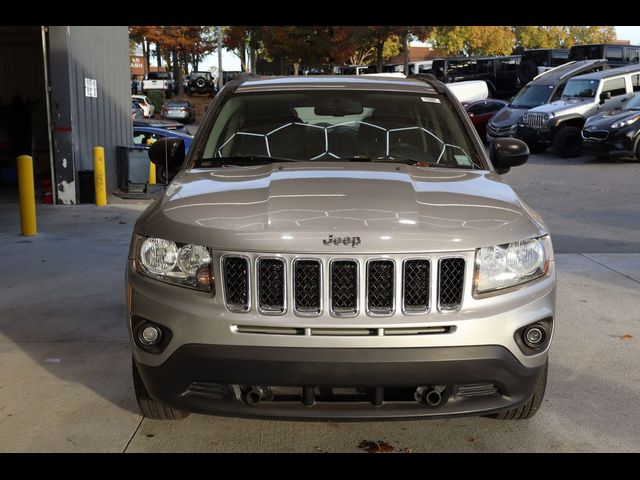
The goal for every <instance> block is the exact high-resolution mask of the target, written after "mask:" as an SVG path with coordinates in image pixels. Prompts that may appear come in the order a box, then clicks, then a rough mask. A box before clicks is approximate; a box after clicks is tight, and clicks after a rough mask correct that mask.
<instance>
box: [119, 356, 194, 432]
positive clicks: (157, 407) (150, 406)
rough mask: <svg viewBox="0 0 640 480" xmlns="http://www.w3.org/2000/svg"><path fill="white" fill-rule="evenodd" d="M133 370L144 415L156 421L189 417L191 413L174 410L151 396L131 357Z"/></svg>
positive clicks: (134, 385) (136, 389) (134, 381)
mask: <svg viewBox="0 0 640 480" xmlns="http://www.w3.org/2000/svg"><path fill="white" fill-rule="evenodd" d="M131 364H132V369H133V388H134V390H135V392H136V400H137V401H138V405H139V406H140V410H141V411H142V414H143V415H144V416H145V417H147V418H152V419H154V420H182V419H183V418H186V417H188V416H189V412H185V411H183V410H178V409H176V408H172V407H170V406H168V405H166V404H164V403H162V402H158V401H156V400H154V399H153V398H151V397H150V396H149V393H148V392H147V389H146V388H145V386H144V383H142V378H140V374H139V373H138V369H137V368H136V363H135V361H134V360H133V357H131Z"/></svg>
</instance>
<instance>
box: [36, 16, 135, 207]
mask: <svg viewBox="0 0 640 480" xmlns="http://www.w3.org/2000/svg"><path fill="white" fill-rule="evenodd" d="M49 39H50V48H51V58H50V60H51V65H50V69H51V71H52V78H51V87H52V101H53V102H54V103H53V105H52V110H53V111H54V119H53V121H54V136H55V132H56V127H55V123H56V115H55V113H56V108H58V109H59V110H66V109H65V108H64V107H63V106H61V105H58V106H57V107H56V105H55V98H54V97H56V95H55V92H56V90H59V89H61V88H63V84H64V82H65V78H64V77H65V76H66V77H67V78H66V83H67V87H66V88H67V89H68V92H69V95H68V97H67V96H66V95H59V96H58V97H59V98H60V99H64V97H67V98H68V102H69V104H68V107H69V114H70V134H71V138H70V140H71V151H72V156H73V165H74V167H75V168H74V170H75V173H74V179H75V180H76V182H75V184H76V191H78V189H79V188H80V186H79V184H78V182H77V179H78V172H79V171H81V170H93V147H94V146H97V145H99V146H102V147H104V149H105V161H106V167H107V192H108V193H110V192H111V191H112V190H113V189H114V188H115V186H116V184H117V181H116V146H117V145H129V144H131V135H132V123H131V77H130V72H129V32H128V28H127V27H126V26H60V27H54V26H51V27H49ZM61 54H62V56H64V57H65V58H64V59H62V58H59V57H60V55H61ZM55 61H58V62H59V64H58V65H57V66H56V65H54V62H55ZM54 71H57V74H54ZM85 79H92V80H95V81H96V83H97V98H93V97H88V96H86V95H85ZM64 100H66V99H64ZM60 133H62V132H60ZM55 163H56V164H59V163H60V162H58V159H56V162H55ZM62 166H63V165H61V164H60V167H62ZM65 203H76V200H75V199H74V200H73V201H67V202H65Z"/></svg>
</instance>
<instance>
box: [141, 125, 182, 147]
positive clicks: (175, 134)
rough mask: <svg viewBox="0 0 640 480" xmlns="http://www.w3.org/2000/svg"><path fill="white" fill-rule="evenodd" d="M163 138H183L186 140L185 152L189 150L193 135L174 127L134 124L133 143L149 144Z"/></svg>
mask: <svg viewBox="0 0 640 480" xmlns="http://www.w3.org/2000/svg"><path fill="white" fill-rule="evenodd" d="M161 138H181V139H182V140H184V149H185V154H186V153H187V152H188V151H189V147H190V146H191V142H192V141H193V136H191V135H188V134H186V133H183V132H179V131H176V130H172V129H167V128H160V127H144V126H137V125H134V126H133V144H134V145H138V146H140V145H142V146H147V145H151V144H152V143H153V142H155V141H156V140H160V139H161Z"/></svg>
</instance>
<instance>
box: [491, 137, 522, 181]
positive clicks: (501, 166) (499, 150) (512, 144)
mask: <svg viewBox="0 0 640 480" xmlns="http://www.w3.org/2000/svg"><path fill="white" fill-rule="evenodd" d="M490 156H491V163H493V167H494V168H495V169H496V173H498V174H500V175H502V174H504V173H507V172H508V171H509V170H510V169H511V167H517V166H519V165H522V164H524V163H526V162H527V160H528V159H529V147H528V146H527V144H526V143H524V142H523V141H522V140H518V139H517V138H496V139H495V140H494V141H493V142H491V150H490Z"/></svg>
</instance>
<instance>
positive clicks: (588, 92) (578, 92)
mask: <svg viewBox="0 0 640 480" xmlns="http://www.w3.org/2000/svg"><path fill="white" fill-rule="evenodd" d="M598 84H599V82H598V80H578V79H571V80H569V81H568V82H567V86H566V87H565V89H564V92H563V94H562V96H563V97H565V98H576V97H577V98H592V97H595V96H596V91H597V90H598Z"/></svg>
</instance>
